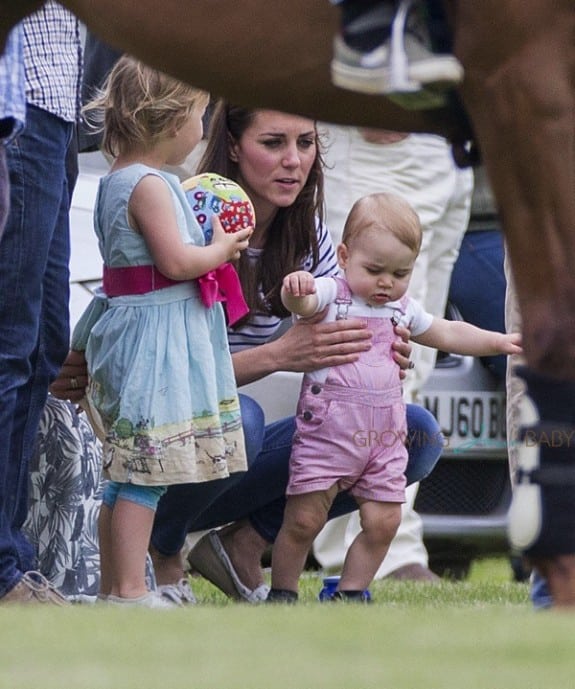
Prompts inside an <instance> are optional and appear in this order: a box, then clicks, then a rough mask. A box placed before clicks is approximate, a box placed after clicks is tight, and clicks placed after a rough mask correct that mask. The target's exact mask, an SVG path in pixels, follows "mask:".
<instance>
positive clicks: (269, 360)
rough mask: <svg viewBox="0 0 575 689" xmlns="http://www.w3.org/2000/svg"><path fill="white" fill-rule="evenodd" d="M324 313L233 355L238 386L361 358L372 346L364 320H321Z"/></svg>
mask: <svg viewBox="0 0 575 689" xmlns="http://www.w3.org/2000/svg"><path fill="white" fill-rule="evenodd" d="M322 317H323V314H317V316H315V317H313V318H310V319H307V320H305V321H299V322H297V323H295V324H294V325H293V326H291V327H290V328H289V329H288V330H287V331H286V332H285V333H284V334H283V335H282V336H281V337H279V338H278V339H277V340H272V341H271V342H267V343H266V344H263V345H260V346H258V347H252V348H250V349H244V350H242V351H240V352H236V353H235V354H233V356H232V359H233V362H234V370H235V373H236V380H237V384H238V385H247V384H248V383H252V382H253V381H255V380H259V379H260V378H263V377H264V376H267V375H269V374H270V373H275V372H276V371H295V372H307V371H315V370H317V369H319V368H325V367H327V366H338V365H339V364H347V363H350V362H352V361H357V359H358V357H359V353H360V352H363V351H366V350H368V349H369V348H370V347H371V335H372V333H371V331H369V330H368V329H367V328H366V327H365V326H364V325H363V324H362V322H361V321H360V320H357V319H354V318H350V319H348V320H341V321H334V322H333V323H320V322H318V321H321V319H322Z"/></svg>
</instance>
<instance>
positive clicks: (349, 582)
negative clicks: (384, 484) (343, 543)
mask: <svg viewBox="0 0 575 689" xmlns="http://www.w3.org/2000/svg"><path fill="white" fill-rule="evenodd" d="M358 502H359V503H360V506H359V517H360V522H361V531H360V533H359V534H358V535H357V536H356V537H355V539H354V541H353V543H352V544H351V546H350V547H349V550H348V551H347V554H346V556H345V561H344V563H343V572H342V575H341V579H340V581H339V586H338V591H342V592H350V593H355V592H359V593H362V592H363V591H364V590H365V589H367V588H368V586H369V584H370V583H371V581H372V580H373V577H374V576H375V573H376V572H377V570H378V568H379V566H380V565H381V563H382V562H383V558H384V557H385V555H386V553H387V551H388V549H389V544H390V543H391V541H392V540H393V537H394V536H395V533H396V531H397V529H398V527H399V522H400V521H401V504H400V503H397V502H375V501H372V500H359V499H358Z"/></svg>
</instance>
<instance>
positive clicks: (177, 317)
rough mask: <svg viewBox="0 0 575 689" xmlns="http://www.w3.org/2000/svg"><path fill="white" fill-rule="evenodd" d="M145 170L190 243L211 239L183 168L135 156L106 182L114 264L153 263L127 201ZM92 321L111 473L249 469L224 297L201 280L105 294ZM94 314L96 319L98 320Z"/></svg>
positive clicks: (162, 475) (104, 248)
mask: <svg viewBox="0 0 575 689" xmlns="http://www.w3.org/2000/svg"><path fill="white" fill-rule="evenodd" d="M146 175H157V176H160V177H161V178H162V179H164V180H165V181H166V183H167V184H168V185H169V187H170V189H171V190H172V193H173V198H174V204H175V207H176V212H177V220H178V226H179V228H180V233H181V235H182V238H183V241H184V242H186V243H190V242H191V243H194V244H196V245H204V237H203V234H202V230H201V228H200V226H199V225H198V223H197V222H196V220H195V218H194V217H193V215H192V212H191V209H190V208H189V206H188V203H187V201H186V199H185V196H184V194H183V191H182V190H181V188H180V183H179V180H178V178H177V177H176V176H175V175H171V174H168V173H164V172H160V171H158V170H156V169H154V168H149V167H147V166H145V165H141V164H135V165H130V166H129V167H126V168H123V169H121V170H118V171H116V172H112V173H110V174H108V175H106V176H105V177H104V178H102V180H101V181H100V187H99V190H98V196H97V199H96V210H95V213H94V225H95V229H96V234H97V236H98V240H99V244H100V252H101V254H102V257H103V259H104V263H105V265H106V266H109V267H124V266H137V265H151V264H152V263H153V261H152V257H151V256H150V254H149V252H148V249H147V247H146V243H145V242H144V239H143V238H142V236H141V235H140V234H138V233H137V232H135V231H134V230H133V229H132V228H131V227H130V225H129V223H128V202H129V199H130V196H131V194H132V192H133V190H134V188H135V186H136V184H137V183H138V182H139V181H140V180H141V179H142V178H143V177H144V176H146ZM100 311H103V313H99V314H98V319H97V321H96V322H95V323H94V322H93V321H94V318H95V316H94V314H95V313H96V311H95V310H94V309H93V308H92V309H91V315H90V314H88V315H87V316H86V315H85V318H84V317H83V323H82V324H81V325H80V327H81V328H84V329H86V328H88V331H89V335H88V337H87V343H86V358H87V361H88V370H89V374H90V384H89V387H88V393H87V398H88V404H89V407H90V410H91V412H92V416H93V417H96V418H97V417H99V419H98V424H99V425H101V428H100V435H101V436H102V440H103V463H104V470H105V472H106V475H107V476H108V477H109V478H111V479H112V480H114V481H118V482H121V483H126V482H131V483H135V484H140V485H171V484H175V483H195V482H200V481H209V480H213V479H218V478H224V477H226V476H228V475H229V474H230V473H233V472H237V471H244V470H245V469H246V458H245V448H244V439H243V431H242V424H241V417H240V410H239V401H238V395H237V388H236V383H235V378H234V373H233V368H232V362H231V356H230V353H229V347H228V340H227V334H226V324H225V319H224V314H223V310H222V307H221V304H220V303H216V304H215V305H214V306H213V307H212V308H209V309H206V308H205V307H204V305H203V304H202V302H201V300H200V297H199V290H198V287H197V285H196V282H195V281H186V282H182V283H180V284H177V285H174V286H172V287H167V288H164V289H160V290H156V291H153V292H148V293H146V294H141V295H130V296H118V297H113V298H108V299H106V300H105V307H104V308H102V309H100ZM90 321H91V322H90Z"/></svg>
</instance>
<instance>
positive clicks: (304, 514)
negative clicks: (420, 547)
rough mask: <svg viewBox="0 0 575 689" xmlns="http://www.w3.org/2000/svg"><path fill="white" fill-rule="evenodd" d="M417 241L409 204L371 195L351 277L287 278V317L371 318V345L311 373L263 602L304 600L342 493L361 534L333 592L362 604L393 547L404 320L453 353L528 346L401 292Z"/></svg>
mask: <svg viewBox="0 0 575 689" xmlns="http://www.w3.org/2000/svg"><path fill="white" fill-rule="evenodd" d="M420 245H421V226H420V223H419V218H418V217H417V214H416V213H415V211H414V210H413V209H412V208H411V206H410V205H409V204H408V203H407V202H406V201H404V200H403V199H401V198H400V197H398V196H396V195H393V194H386V193H381V194H372V195H370V196H366V197H364V198H363V199H360V200H359V201H357V202H356V203H355V205H354V206H353V207H352V209H351V211H350V214H349V216H348V218H347V221H346V224H345V228H344V232H343V238H342V243H341V244H340V245H339V246H338V247H337V256H338V262H339V265H340V268H341V269H342V270H343V274H344V277H341V278H333V277H323V278H322V277H320V278H314V277H313V275H311V274H310V273H307V272H305V271H296V272H294V273H290V274H289V275H287V276H286V277H285V278H284V281H283V286H282V300H283V303H284V304H285V306H286V308H288V309H289V310H290V311H292V313H295V314H297V315H299V316H300V317H304V318H305V317H310V316H313V315H314V314H316V313H319V312H323V311H324V310H325V314H324V320H328V321H329V320H336V319H340V318H347V317H350V318H363V319H366V323H367V326H368V328H369V330H370V331H371V333H372V346H371V349H369V350H368V351H367V352H364V353H363V354H361V355H359V356H358V359H357V360H356V361H355V362H353V363H348V364H344V365H341V366H334V367H331V368H325V369H320V370H318V371H314V372H311V373H307V374H306V375H305V376H304V380H303V383H302V389H301V393H300V399H299V403H298V409H297V415H296V434H295V437H294V443H293V449H292V456H291V459H290V480H289V484H288V488H287V505H286V510H285V515H284V521H283V525H282V528H281V530H280V533H279V534H278V537H277V539H276V542H275V545H274V549H273V553H272V589H271V591H270V594H269V596H268V601H272V602H279V601H281V602H293V601H295V600H297V585H298V578H299V575H300V573H301V571H302V569H303V567H304V564H305V560H306V557H307V554H308V551H309V549H310V547H311V545H312V543H313V540H314V538H315V537H316V535H317V534H318V533H319V531H320V530H321V528H322V527H323V525H324V524H325V521H326V518H327V514H328V511H329V508H330V506H331V504H332V502H333V500H334V498H335V496H336V495H337V493H338V492H339V491H340V490H349V491H350V493H351V494H352V495H353V496H354V498H355V499H356V501H357V503H358V505H359V510H360V520H361V526H362V531H361V532H360V533H359V534H358V536H357V537H356V539H355V540H354V541H353V543H352V544H351V546H350V548H349V550H348V552H347V555H346V559H345V562H344V566H343V572H342V576H341V578H340V582H339V586H338V590H337V591H336V593H335V594H334V595H335V599H350V600H363V599H364V594H363V592H364V591H365V589H366V588H367V587H368V586H369V584H370V582H371V581H372V579H373V577H374V575H375V572H376V571H377V569H378V568H379V566H380V564H381V562H382V560H383V558H384V557H385V554H386V553H387V550H388V548H389V544H390V543H391V540H392V539H393V537H394V535H395V532H396V530H397V527H398V526H399V521H400V518H401V503H402V502H403V501H404V499H405V497H404V492H405V476H404V471H405V467H406V464H407V450H406V447H405V439H406V420H405V406H404V403H403V400H402V389H401V381H400V376H399V367H398V366H397V364H396V363H395V362H394V360H393V358H392V356H391V345H392V342H393V341H394V339H395V336H394V332H393V328H394V325H396V324H397V323H398V322H400V323H401V324H402V325H404V326H406V327H408V328H409V329H410V330H411V334H412V339H413V340H414V341H415V342H418V343H420V344H424V345H427V346H430V347H436V348H438V349H442V350H444V351H449V352H453V353H459V354H469V355H472V356H485V355H487V354H495V353H503V354H511V353H517V352H521V347H520V336H519V335H518V334H511V335H506V334H502V333H495V332H491V331H487V330H482V329H480V328H476V327H475V326H472V325H470V324H468V323H464V322H462V321H447V320H445V319H442V318H435V317H433V316H432V315H431V314H429V313H427V312H426V311H424V309H423V308H422V307H421V306H420V305H419V304H418V303H417V302H415V301H414V300H413V299H411V298H409V297H407V296H406V291H407V288H408V286H409V280H410V277H411V272H412V270H413V265H414V263H415V259H416V258H417V254H418V252H419V248H420Z"/></svg>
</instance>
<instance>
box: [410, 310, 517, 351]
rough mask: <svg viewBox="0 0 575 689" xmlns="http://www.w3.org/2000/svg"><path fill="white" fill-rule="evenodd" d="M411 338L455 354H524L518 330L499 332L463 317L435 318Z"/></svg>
mask: <svg viewBox="0 0 575 689" xmlns="http://www.w3.org/2000/svg"><path fill="white" fill-rule="evenodd" d="M412 340H413V341H414V342H417V343H419V344H422V345H426V346H428V347H435V348H436V349H440V350H442V351H444V352H450V353H452V354H463V355H470V356H492V355H495V354H522V353H523V350H522V349H521V335H520V334H519V333H498V332H494V331H492V330H483V329H482V328H477V327H476V326H474V325H471V323H465V322H464V321H448V320H447V319H445V318H434V319H433V322H432V324H431V326H430V327H429V328H428V329H427V330H426V331H425V332H424V333H421V335H417V336H413V337H412Z"/></svg>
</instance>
